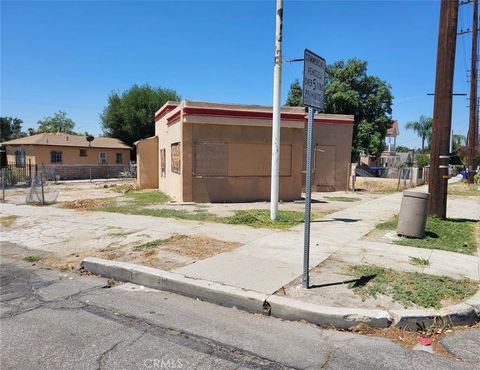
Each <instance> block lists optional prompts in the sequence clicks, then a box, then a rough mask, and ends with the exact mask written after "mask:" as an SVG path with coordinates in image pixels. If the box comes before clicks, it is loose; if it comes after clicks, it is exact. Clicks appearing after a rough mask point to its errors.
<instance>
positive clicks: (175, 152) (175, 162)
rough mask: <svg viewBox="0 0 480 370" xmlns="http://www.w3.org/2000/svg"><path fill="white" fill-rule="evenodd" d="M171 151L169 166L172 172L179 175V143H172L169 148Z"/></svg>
mask: <svg viewBox="0 0 480 370" xmlns="http://www.w3.org/2000/svg"><path fill="white" fill-rule="evenodd" d="M171 150H172V153H171V155H172V158H171V162H172V163H171V165H172V172H174V173H180V169H181V165H182V160H181V151H180V143H174V144H172V146H171Z"/></svg>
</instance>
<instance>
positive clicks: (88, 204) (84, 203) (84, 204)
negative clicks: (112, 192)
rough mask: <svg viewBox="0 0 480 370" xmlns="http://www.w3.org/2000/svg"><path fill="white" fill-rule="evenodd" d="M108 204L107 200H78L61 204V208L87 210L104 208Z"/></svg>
mask: <svg viewBox="0 0 480 370" xmlns="http://www.w3.org/2000/svg"><path fill="white" fill-rule="evenodd" d="M109 204H110V201H109V200H105V199H78V200H74V201H71V202H65V203H63V204H62V206H61V207H62V208H68V209H79V210H89V209H92V208H96V207H106V206H108V205H109Z"/></svg>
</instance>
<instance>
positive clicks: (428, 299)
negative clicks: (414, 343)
mask: <svg viewBox="0 0 480 370" xmlns="http://www.w3.org/2000/svg"><path fill="white" fill-rule="evenodd" d="M346 273H347V274H348V275H351V276H354V277H356V278H358V279H359V281H357V282H355V283H350V284H349V288H351V289H353V291H354V292H355V294H357V295H359V296H361V297H362V299H363V300H365V299H367V298H369V297H373V298H376V297H377V296H378V295H380V294H383V295H386V296H389V297H391V298H392V300H393V301H394V302H398V303H400V304H402V305H403V306H404V307H409V306H412V305H417V306H420V307H425V308H437V309H438V308H440V307H441V305H442V300H445V299H448V300H449V304H450V303H457V302H461V301H462V300H464V299H466V298H468V297H470V296H472V295H474V294H475V293H476V291H477V289H478V288H479V283H478V282H475V281H473V280H469V279H463V280H456V279H451V278H448V277H443V276H433V275H428V274H422V273H418V272H399V271H395V270H392V269H387V268H383V267H379V266H375V265H355V266H349V268H348V269H347V271H346Z"/></svg>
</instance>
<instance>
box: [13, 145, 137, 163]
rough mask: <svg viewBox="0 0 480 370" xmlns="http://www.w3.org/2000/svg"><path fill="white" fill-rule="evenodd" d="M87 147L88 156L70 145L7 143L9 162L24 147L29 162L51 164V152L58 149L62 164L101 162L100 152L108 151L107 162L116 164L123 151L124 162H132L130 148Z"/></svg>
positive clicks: (26, 159)
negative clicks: (60, 153)
mask: <svg viewBox="0 0 480 370" xmlns="http://www.w3.org/2000/svg"><path fill="white" fill-rule="evenodd" d="M81 148H82V149H87V156H85V157H81V156H80V147H68V146H55V145H6V151H7V160H8V161H9V162H15V151H17V150H20V149H23V150H25V163H26V164H28V163H29V160H30V161H31V163H32V164H42V163H44V164H51V163H50V152H52V151H57V152H62V153H63V154H62V157H63V158H62V159H63V162H62V163H61V164H62V165H66V164H73V165H82V164H83V165H88V164H92V165H93V164H100V159H99V158H100V157H99V156H100V152H105V153H106V158H107V164H109V165H115V164H118V163H117V162H116V153H122V163H121V164H124V165H128V164H129V163H130V149H112V148H92V147H81Z"/></svg>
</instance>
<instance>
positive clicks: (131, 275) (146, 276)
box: [81, 257, 267, 312]
mask: <svg viewBox="0 0 480 370" xmlns="http://www.w3.org/2000/svg"><path fill="white" fill-rule="evenodd" d="M81 268H83V269H85V270H87V271H89V272H91V273H93V274H96V275H101V276H104V277H108V278H112V279H115V280H119V281H128V282H131V283H134V284H139V285H143V286H146V287H148V288H153V289H159V290H165V291H168V292H172V293H178V294H181V295H184V296H186V297H190V298H199V299H201V300H204V301H207V302H212V303H216V304H219V305H222V306H227V307H237V308H240V309H243V310H245V311H249V312H262V311H263V304H264V302H265V300H266V299H267V295H266V294H262V293H258V292H254V291H249V290H244V289H240V288H236V287H231V286H227V285H221V284H218V283H214V282H211V281H206V280H199V279H191V278H187V277H185V276H183V275H181V274H176V273H172V272H168V271H162V270H159V269H156V268H152V267H146V266H141V265H136V264H133V263H127V262H117V261H110V260H103V259H100V258H93V257H87V258H85V259H84V260H83V261H82V263H81Z"/></svg>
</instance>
